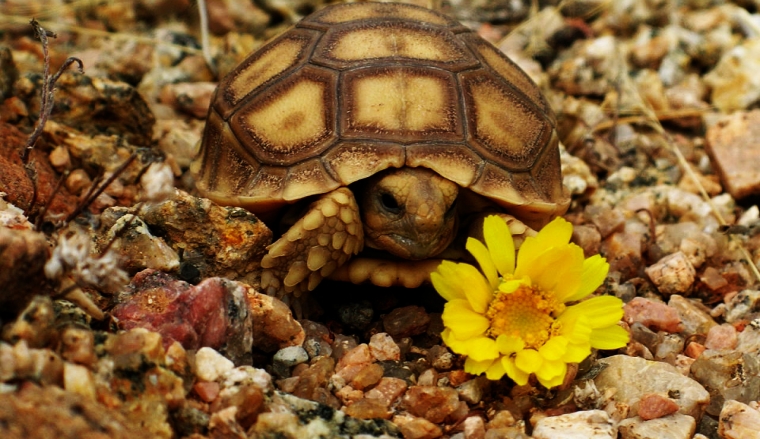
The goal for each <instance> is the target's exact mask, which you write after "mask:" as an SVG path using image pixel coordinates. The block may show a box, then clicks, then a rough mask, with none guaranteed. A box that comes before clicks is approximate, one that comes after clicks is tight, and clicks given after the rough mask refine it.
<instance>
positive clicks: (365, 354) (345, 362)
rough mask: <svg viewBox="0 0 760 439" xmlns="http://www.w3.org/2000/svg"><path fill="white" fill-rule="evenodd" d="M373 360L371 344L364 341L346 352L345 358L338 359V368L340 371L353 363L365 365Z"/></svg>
mask: <svg viewBox="0 0 760 439" xmlns="http://www.w3.org/2000/svg"><path fill="white" fill-rule="evenodd" d="M371 362H372V355H371V354H370V350H369V346H367V344H365V343H362V344H360V345H359V346H357V347H355V348H353V349H351V350H350V351H348V352H346V354H345V355H344V356H343V358H341V359H340V361H338V366H337V367H336V369H337V370H338V371H339V372H340V370H341V369H343V368H345V367H348V366H351V365H364V364H368V363H371Z"/></svg>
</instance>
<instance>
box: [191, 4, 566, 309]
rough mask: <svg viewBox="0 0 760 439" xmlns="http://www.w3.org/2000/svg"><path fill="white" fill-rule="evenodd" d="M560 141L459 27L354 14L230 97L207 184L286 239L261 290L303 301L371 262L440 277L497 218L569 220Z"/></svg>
mask: <svg viewBox="0 0 760 439" xmlns="http://www.w3.org/2000/svg"><path fill="white" fill-rule="evenodd" d="M555 126H556V122H555V118H554V114H553V113H552V110H551V109H550V108H549V105H548V104H547V102H546V99H545V98H544V97H543V96H542V95H541V93H540V91H539V89H538V88H537V87H536V85H535V84H534V83H533V82H532V81H531V80H530V78H529V77H528V76H527V75H526V74H525V73H524V72H523V71H522V70H520V68H518V67H517V66H516V65H515V64H514V63H513V62H512V61H510V60H509V59H508V58H507V57H505V56H504V55H503V54H502V53H501V52H500V51H499V50H497V49H496V48H494V47H493V46H492V45H491V44H489V43H488V42H486V41H485V40H483V39H482V38H480V37H479V36H478V35H477V34H475V33H474V32H472V31H470V30H469V29H468V28H466V27H464V26H463V25H461V24H459V23H458V22H456V21H454V20H452V19H451V18H448V17H446V16H444V15H442V14H439V13H437V12H433V11H430V10H427V9H424V8H421V7H416V6H411V5H404V4H391V3H353V4H340V5H333V6H329V7H326V8H324V9H322V10H320V11H318V12H316V13H314V14H312V15H310V16H308V17H306V18H305V19H304V20H302V21H301V22H299V23H298V24H297V25H296V26H295V27H294V28H292V29H290V30H289V31H287V32H285V33H284V34H282V35H280V36H279V37H277V38H275V39H274V40H272V41H270V42H268V43H267V44H266V45H264V46H263V47H262V48H261V49H260V50H258V51H256V52H255V53H253V54H252V55H250V56H249V57H248V58H247V59H246V60H245V61H243V62H242V63H241V64H240V65H239V66H238V67H237V68H235V70H233V71H232V72H231V73H230V74H229V75H227V76H226V77H225V78H224V79H223V80H222V81H221V82H220V84H219V87H218V88H217V91H216V94H215V97H214V98H213V103H212V105H211V108H210V111H209V115H208V122H207V124H206V128H205V132H204V135H203V141H202V147H201V152H200V155H199V158H198V159H197V160H196V162H195V163H194V164H193V172H194V174H195V176H196V181H197V187H198V189H199V190H200V192H201V193H202V194H203V195H204V196H207V197H209V198H211V199H212V200H214V201H216V202H217V203H220V204H224V205H235V206H242V207H244V208H246V209H248V210H250V211H251V212H253V213H255V214H257V215H259V216H260V217H262V219H264V220H265V221H268V222H270V225H271V224H272V223H271V221H274V222H275V224H276V223H277V222H278V221H280V223H281V224H285V225H286V229H285V231H284V233H283V234H282V236H281V237H280V238H279V239H278V240H277V241H276V242H274V243H273V244H272V245H271V246H270V247H269V249H268V254H267V255H266V256H265V257H264V259H263V260H262V262H261V266H262V268H263V272H262V275H261V286H262V287H263V288H264V290H265V291H267V292H268V293H270V294H275V295H278V296H286V295H288V294H294V295H295V296H300V294H301V293H303V292H305V291H309V290H312V289H314V288H315V287H316V286H317V284H319V283H320V281H321V280H322V279H323V278H324V277H327V276H330V275H331V274H333V272H335V270H336V269H338V268H339V267H341V266H343V265H344V264H346V262H347V261H349V259H350V258H352V257H353V256H354V255H357V254H358V253H359V252H360V251H362V249H363V248H364V247H369V248H372V249H379V250H383V251H385V252H387V253H386V254H388V253H389V254H391V255H394V256H396V257H400V258H405V259H409V260H417V261H433V262H434V263H433V264H428V265H426V266H424V267H427V268H426V269H427V270H429V269H430V268H432V267H434V266H435V264H437V260H436V259H434V258H435V257H436V256H437V257H441V253H442V252H443V251H444V250H446V248H447V247H449V245H450V244H451V243H452V242H453V241H455V238H456V237H457V234H458V233H459V231H460V230H462V231H463V233H461V234H460V237H461V235H462V234H464V235H466V234H467V233H468V230H469V229H474V227H470V224H471V223H472V222H473V221H476V220H477V218H482V217H483V216H484V213H486V212H489V211H490V212H493V211H502V212H503V211H506V212H508V213H510V214H512V215H514V216H516V217H517V218H519V219H520V220H522V221H523V222H525V223H526V224H528V225H530V226H533V227H540V226H542V225H544V224H545V223H546V222H548V221H549V220H550V219H551V218H553V217H554V216H556V215H559V214H562V213H564V211H565V210H566V209H567V206H568V204H569V199H568V197H567V195H566V194H564V193H563V189H562V180H561V175H560V160H559V150H558V146H557V145H558V138H557V132H556V129H555ZM286 207H287V209H285V208H286ZM286 211H287V212H286ZM283 218H285V219H284V220H283ZM473 218H476V219H475V220H473ZM458 241H460V242H461V241H462V239H459V240H458ZM361 261H362V259H355V260H354V261H352V263H351V266H352V270H353V271H352V272H351V273H349V274H348V275H345V274H344V277H346V276H347V277H348V278H349V279H352V280H354V281H362V280H368V279H369V280H372V281H373V282H375V283H378V284H400V285H405V286H415V285H417V284H419V283H420V281H421V280H420V279H424V278H427V275H428V272H427V271H424V272H422V275H420V274H419V273H420V272H416V273H417V274H416V275H412V274H409V273H415V271H414V269H412V270H406V271H403V270H401V271H393V272H392V273H395V274H392V275H390V277H392V279H388V276H385V277H383V276H381V275H379V274H378V273H382V270H380V271H377V270H379V269H380V268H381V267H380V266H381V265H382V264H379V265H378V262H377V261H378V260H377V259H375V260H374V262H372V263H370V262H367V263H366V264H365V263H364V262H361ZM373 263H374V264H375V265H372V264H373ZM347 265H348V264H346V266H347ZM399 265H400V264H399ZM415 267H418V266H415ZM344 268H345V267H344ZM357 273H358V274H357ZM399 273H401V274H399ZM404 273H406V274H404ZM394 276H395V277H394ZM407 277H410V278H408V279H407ZM411 277H415V279H411Z"/></svg>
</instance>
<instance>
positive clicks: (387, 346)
mask: <svg viewBox="0 0 760 439" xmlns="http://www.w3.org/2000/svg"><path fill="white" fill-rule="evenodd" d="M369 351H370V353H371V354H372V356H373V357H374V358H375V360H377V361H388V360H393V361H398V360H399V359H401V349H400V348H399V347H398V345H397V344H396V342H395V341H393V338H392V337H391V336H390V335H388V334H386V333H385V332H380V333H377V334H375V335H373V336H372V338H370V340H369Z"/></svg>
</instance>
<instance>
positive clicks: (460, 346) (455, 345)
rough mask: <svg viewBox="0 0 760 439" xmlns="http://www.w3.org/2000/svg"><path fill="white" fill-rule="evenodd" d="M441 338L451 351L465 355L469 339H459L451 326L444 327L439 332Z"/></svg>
mask: <svg viewBox="0 0 760 439" xmlns="http://www.w3.org/2000/svg"><path fill="white" fill-rule="evenodd" d="M441 339H442V340H443V342H444V343H446V346H448V347H449V349H451V350H452V352H454V353H456V354H459V355H467V353H468V348H469V346H470V345H469V339H464V340H460V339H458V338H456V337H455V336H454V333H453V332H452V331H451V328H446V329H444V330H443V332H441Z"/></svg>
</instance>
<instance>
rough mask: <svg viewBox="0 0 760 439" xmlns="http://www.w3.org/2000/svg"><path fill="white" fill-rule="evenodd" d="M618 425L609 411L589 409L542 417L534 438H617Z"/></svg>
mask: <svg viewBox="0 0 760 439" xmlns="http://www.w3.org/2000/svg"><path fill="white" fill-rule="evenodd" d="M617 433H618V432H617V426H616V425H615V422H613V421H612V419H610V416H609V415H608V414H607V412H605V411H602V410H587V411H581V412H575V413H568V414H565V415H559V416H547V417H545V418H542V419H540V420H539V421H538V422H537V423H536V427H535V428H534V429H533V438H534V439H575V438H586V439H616V438H617Z"/></svg>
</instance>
